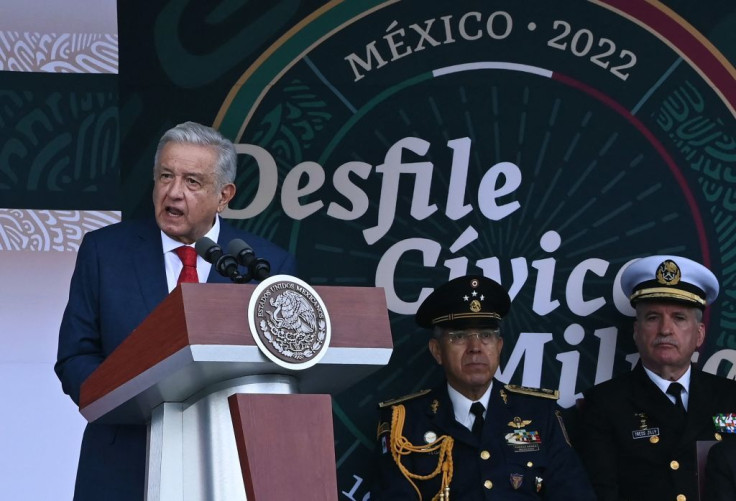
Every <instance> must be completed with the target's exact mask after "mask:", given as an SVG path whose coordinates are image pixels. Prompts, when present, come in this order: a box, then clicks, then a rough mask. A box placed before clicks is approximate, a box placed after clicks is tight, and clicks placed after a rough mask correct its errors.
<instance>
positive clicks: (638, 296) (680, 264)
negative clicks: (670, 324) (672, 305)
mask: <svg viewBox="0 0 736 501" xmlns="http://www.w3.org/2000/svg"><path fill="white" fill-rule="evenodd" d="M621 287H622V288H623V290H624V293H626V295H627V296H629V301H630V302H631V305H632V306H635V305H636V303H638V302H639V301H647V300H648V301H668V302H670V301H671V302H678V303H685V304H689V305H692V306H698V307H700V308H705V307H706V306H707V305H709V304H711V303H712V302H713V301H715V300H716V298H717V297H718V280H717V279H716V276H715V275H714V274H713V272H711V271H710V270H709V269H708V268H706V267H705V266H703V265H702V264H700V263H697V262H695V261H693V260H691V259H687V258H685V257H680V256H649V257H645V258H641V259H638V260H636V261H634V262H632V263H631V264H630V265H629V266H627V267H626V269H624V272H623V274H622V275H621Z"/></svg>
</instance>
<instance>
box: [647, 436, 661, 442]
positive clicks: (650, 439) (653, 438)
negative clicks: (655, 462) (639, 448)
mask: <svg viewBox="0 0 736 501" xmlns="http://www.w3.org/2000/svg"><path fill="white" fill-rule="evenodd" d="M649 441H650V442H651V443H653V444H656V443H657V442H659V437H658V436H657V435H654V436H651V437H649Z"/></svg>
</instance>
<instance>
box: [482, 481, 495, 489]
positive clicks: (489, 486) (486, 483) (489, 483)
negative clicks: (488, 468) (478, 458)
mask: <svg viewBox="0 0 736 501" xmlns="http://www.w3.org/2000/svg"><path fill="white" fill-rule="evenodd" d="M483 487H485V488H486V489H493V482H491V481H490V480H486V481H485V482H483Z"/></svg>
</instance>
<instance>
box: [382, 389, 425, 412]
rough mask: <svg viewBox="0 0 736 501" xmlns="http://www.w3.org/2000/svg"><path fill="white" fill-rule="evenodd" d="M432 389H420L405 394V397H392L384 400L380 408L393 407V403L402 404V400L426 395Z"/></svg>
mask: <svg viewBox="0 0 736 501" xmlns="http://www.w3.org/2000/svg"><path fill="white" fill-rule="evenodd" d="M430 391H432V390H420V391H418V392H416V393H410V394H408V395H404V396H403V397H397V398H392V399H390V400H384V401H383V402H381V403H379V404H378V408H379V409H384V408H386V407H391V406H392V405H396V404H400V403H401V402H406V401H407V400H412V399H414V398H417V397H421V396H422V395H426V394H427V393H429V392H430Z"/></svg>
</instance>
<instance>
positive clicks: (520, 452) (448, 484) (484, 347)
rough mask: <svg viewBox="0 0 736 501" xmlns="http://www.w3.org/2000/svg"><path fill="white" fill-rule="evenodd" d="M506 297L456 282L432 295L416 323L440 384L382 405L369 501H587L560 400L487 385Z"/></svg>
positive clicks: (471, 280) (491, 288) (479, 279)
mask: <svg viewBox="0 0 736 501" xmlns="http://www.w3.org/2000/svg"><path fill="white" fill-rule="evenodd" d="M510 303H511V302H510V299H509V296H508V293H507V292H506V291H505V290H504V289H503V287H501V285H499V284H498V283H496V282H494V281H493V280H491V279H488V278H485V277H483V276H463V277H459V278H456V279H453V280H451V281H450V282H448V283H446V284H444V285H442V286H440V287H439V288H437V289H436V290H435V291H434V292H433V293H432V294H431V295H430V296H429V297H427V299H426V300H425V301H424V302H423V303H422V304H421V306H420V307H419V309H418V311H417V313H416V322H417V323H418V324H419V325H420V326H421V327H425V328H427V329H430V330H431V333H432V335H431V338H430V340H429V350H430V352H431V354H432V356H433V357H434V359H435V360H436V361H437V363H438V364H440V365H441V366H442V367H443V369H444V372H445V376H446V382H445V383H443V384H441V385H440V386H439V387H437V388H434V389H432V390H427V391H423V392H420V393H418V394H416V395H410V396H407V397H403V398H399V399H395V400H393V401H389V402H384V403H382V404H380V407H381V409H382V416H381V420H380V421H379V425H378V449H379V454H380V458H379V474H378V478H377V479H376V481H375V482H374V484H373V488H372V491H371V500H372V501H384V500H402V501H405V500H412V499H418V500H427V501H430V500H443V501H449V500H450V499H453V500H457V501H475V500H492V499H500V500H508V501H513V500H524V499H530V500H531V499H546V500H559V501H593V500H594V499H595V496H594V494H593V491H592V488H591V487H590V484H589V482H588V479H587V476H586V474H585V470H584V469H583V467H582V465H581V464H580V461H579V459H578V457H577V455H576V453H575V451H574V450H573V449H572V448H571V446H570V443H569V441H568V439H567V435H566V431H565V428H564V426H563V423H562V419H561V417H560V414H559V411H558V408H557V404H556V399H557V392H556V391H549V390H539V389H531V388H523V387H517V386H512V385H504V384H503V383H501V382H500V381H498V380H496V379H494V378H493V376H494V374H495V373H496V369H497V368H498V364H499V359H500V354H501V349H502V347H503V338H502V337H501V320H502V318H503V317H504V315H506V313H507V312H508V310H509V307H510Z"/></svg>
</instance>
